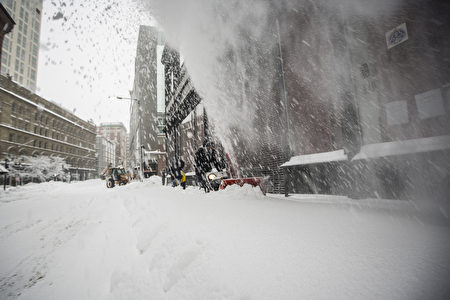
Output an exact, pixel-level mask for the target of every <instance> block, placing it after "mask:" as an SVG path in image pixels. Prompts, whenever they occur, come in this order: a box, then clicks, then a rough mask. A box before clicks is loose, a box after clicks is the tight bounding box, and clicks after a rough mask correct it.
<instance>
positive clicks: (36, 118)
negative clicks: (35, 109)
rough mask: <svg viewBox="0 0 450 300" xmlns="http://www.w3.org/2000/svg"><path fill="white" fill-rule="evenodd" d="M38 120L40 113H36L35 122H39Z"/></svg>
mask: <svg viewBox="0 0 450 300" xmlns="http://www.w3.org/2000/svg"><path fill="white" fill-rule="evenodd" d="M38 118H39V115H38V113H35V114H34V120H35V121H37V120H38Z"/></svg>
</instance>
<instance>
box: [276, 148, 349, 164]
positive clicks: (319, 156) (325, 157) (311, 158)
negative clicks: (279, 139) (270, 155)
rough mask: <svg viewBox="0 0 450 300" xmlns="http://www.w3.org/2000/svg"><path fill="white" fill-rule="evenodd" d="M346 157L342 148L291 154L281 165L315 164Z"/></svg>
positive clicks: (345, 158) (340, 159)
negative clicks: (296, 154)
mask: <svg viewBox="0 0 450 300" xmlns="http://www.w3.org/2000/svg"><path fill="white" fill-rule="evenodd" d="M347 159H348V158H347V154H345V153H344V150H343V149H340V150H336V151H330V152H321V153H314V154H306V155H298V156H293V157H291V159H290V160H289V161H287V162H285V163H284V164H282V165H281V167H292V166H300V165H309V164H317V163H323V162H332V161H343V160H347Z"/></svg>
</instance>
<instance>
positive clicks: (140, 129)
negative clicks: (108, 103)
mask: <svg viewBox="0 0 450 300" xmlns="http://www.w3.org/2000/svg"><path fill="white" fill-rule="evenodd" d="M113 98H116V99H118V100H131V101H136V102H137V104H138V118H139V125H138V126H139V148H138V149H139V165H140V171H139V173H140V174H139V177H140V178H141V181H142V179H143V178H144V160H143V157H142V149H143V148H144V145H143V144H142V143H143V140H142V116H141V101H140V100H139V99H136V98H129V97H120V96H114V97H113ZM136 144H137V143H136Z"/></svg>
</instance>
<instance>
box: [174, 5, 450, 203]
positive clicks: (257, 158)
mask: <svg viewBox="0 0 450 300" xmlns="http://www.w3.org/2000/svg"><path fill="white" fill-rule="evenodd" d="M265 2H266V4H267V7H268V8H269V11H270V12H271V13H270V14H268V15H267V18H262V20H261V22H260V23H258V25H261V28H258V29H259V30H256V31H255V30H254V28H252V27H251V26H239V30H238V31H237V32H236V36H237V37H238V40H236V43H231V44H230V45H229V46H228V48H227V49H224V51H223V52H221V54H220V53H218V54H217V55H219V56H220V57H219V59H218V60H217V62H218V69H219V70H221V71H223V72H220V73H219V72H218V73H217V74H216V75H217V76H219V78H220V82H221V83H223V85H221V87H223V86H224V87H225V88H224V89H223V90H222V91H223V92H224V93H225V94H226V95H227V98H226V100H227V102H226V103H222V102H221V105H224V107H230V106H233V108H234V109H233V110H232V111H233V112H236V114H240V112H241V111H244V109H241V108H242V107H244V108H246V107H250V108H252V110H251V112H252V114H251V116H250V117H249V120H250V122H248V123H246V126H236V127H232V128H228V129H229V130H228V132H226V133H223V135H227V136H221V138H228V139H229V142H228V143H227V149H226V150H227V152H228V153H230V154H231V156H233V157H234V158H235V162H236V167H237V168H238V169H239V170H240V173H241V174H242V175H243V176H264V177H266V178H268V181H269V183H268V191H269V192H274V193H287V194H288V193H322V194H340V195H349V196H353V197H380V198H393V199H399V198H400V199H411V198H421V199H425V200H427V201H428V200H431V199H438V200H443V201H445V202H446V204H445V205H444V206H443V207H447V208H448V207H449V206H450V205H449V202H448V195H449V194H450V181H449V180H450V105H449V103H450V88H449V80H448V78H449V76H450V68H449V63H448V62H449V61H450V42H449V40H448V39H447V38H446V37H447V36H448V34H449V33H450V19H449V18H448V15H449V14H450V3H448V2H446V1H433V0H420V1H416V2H414V3H412V2H409V1H396V3H392V5H388V6H387V7H384V6H382V7H379V8H380V10H379V11H376V12H372V11H370V10H369V9H365V10H359V9H360V8H361V7H351V5H350V4H349V3H352V2H353V1H349V2H345V1H334V2H333V1H331V2H330V1H328V2H326V1H325V2H317V1H312V0H305V1H298V2H295V1H293V2H292V1H291V2H290V3H289V5H285V2H282V3H281V4H280V3H279V2H276V1H265ZM393 2H395V1H393ZM241 25H242V24H241ZM244 25H248V24H244ZM255 32H256V33H260V32H263V33H264V34H263V35H257V36H254V35H255ZM219 38H220V37H219ZM170 59H172V58H170ZM223 62H225V63H224V65H225V66H222V65H220V64H221V63H222V64H223ZM175 65H177V64H175ZM238 75H239V76H238ZM182 77H183V76H182V75H177V73H176V72H174V76H173V77H171V78H169V85H171V84H172V82H183V80H182V79H181V78H182ZM178 86H179V87H180V90H183V89H185V90H186V93H185V95H187V94H188V92H189V90H190V89H189V88H187V87H188V85H187V84H184V83H179V84H178ZM225 89H226V90H225ZM181 95H183V94H181ZM184 98H186V97H184ZM209 100H211V99H209ZM183 102H184V104H183ZM187 103H189V102H188V101H185V100H184V101H183V97H181V98H179V99H174V100H173V101H172V102H171V103H170V104H169V105H168V106H167V109H168V111H167V126H168V127H169V126H171V125H172V124H174V125H175V126H173V127H174V128H175V127H176V124H180V123H182V122H183V120H184V119H185V117H186V115H185V111H186V109H185V108H183V106H181V105H185V104H187ZM177 107H178V108H177ZM185 107H186V106H185ZM236 107H237V108H238V109H235V108H236ZM172 110H173V113H172ZM230 110H231V109H230ZM215 113H216V115H213V114H212V113H211V114H208V118H209V120H210V121H211V122H210V123H212V124H213V123H214V122H215V121H216V120H217V119H219V120H220V118H218V117H220V116H219V115H218V114H224V112H223V111H220V110H216V111H215ZM224 115H225V116H229V114H226V113H225V114H224ZM231 117H238V116H234V115H233V116H231ZM222 120H223V118H222ZM238 125H239V124H238ZM177 144H180V143H174V145H177ZM170 150H171V149H170ZM448 211H450V210H448Z"/></svg>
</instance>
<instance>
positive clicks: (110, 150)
mask: <svg viewBox="0 0 450 300" xmlns="http://www.w3.org/2000/svg"><path fill="white" fill-rule="evenodd" d="M96 141H97V143H96V150H97V172H98V174H102V173H103V171H105V170H106V167H108V166H109V165H113V166H116V163H115V162H116V146H117V144H116V143H115V142H112V141H110V140H108V139H107V138H105V137H104V136H101V135H97V138H96Z"/></svg>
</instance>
